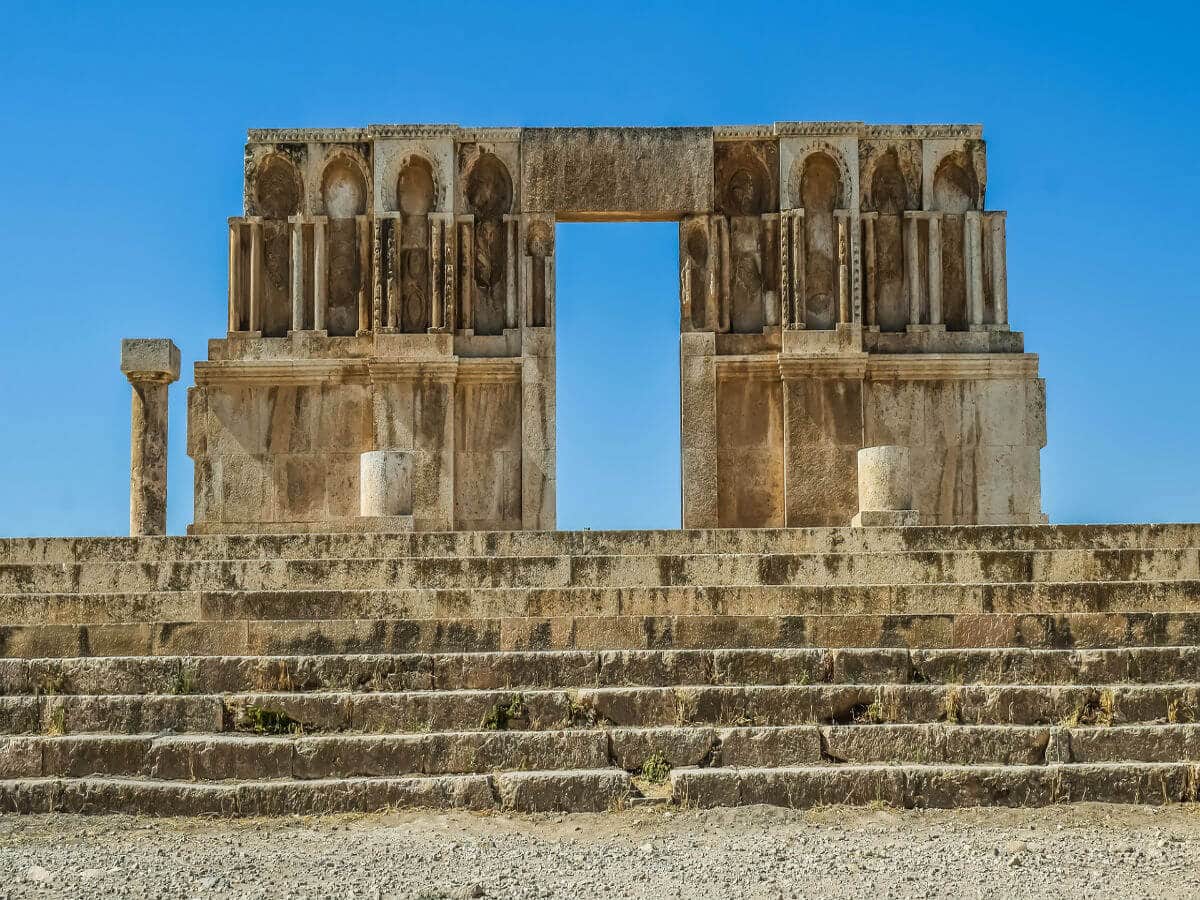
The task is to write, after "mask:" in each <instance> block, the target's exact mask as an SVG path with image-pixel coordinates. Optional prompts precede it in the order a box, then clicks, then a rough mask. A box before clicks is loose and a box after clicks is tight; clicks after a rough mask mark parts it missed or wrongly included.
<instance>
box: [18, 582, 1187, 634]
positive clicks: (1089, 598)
mask: <svg viewBox="0 0 1200 900" xmlns="http://www.w3.org/2000/svg"><path fill="white" fill-rule="evenodd" d="M1108 611H1119V612H1131V613H1158V612H1198V611H1200V581H1114V582H1073V583H1011V584H1010V583H1005V584H928V585H895V586H890V585H847V586H792V585H786V586H782V585H760V586H726V587H657V588H644V587H629V588H534V589H527V588H475V589H462V590H459V589H454V590H449V589H446V590H432V589H431V590H410V589H402V590H332V589H331V590H311V591H310V590H271V591H183V592H177V593H174V592H157V593H146V594H140V593H79V594H6V595H0V621H3V622H5V623H8V624H12V625H19V624H38V623H52V624H53V623H76V622H96V623H102V622H112V623H125V622H144V621H147V620H157V621H182V622H226V621H229V620H237V619H292V620H296V619H328V618H337V619H433V618H447V619H448V618H459V619H487V618H525V617H531V616H546V617H557V616H563V615H573V616H663V615H675V616H714V615H724V616H746V615H780V616H797V615H819V614H829V613H835V612H836V613H841V614H847V615H870V614H887V615H893V616H901V615H930V614H943V615H945V614H959V613H1016V614H1024V613H1095V612H1108Z"/></svg>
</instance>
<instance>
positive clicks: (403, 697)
mask: <svg viewBox="0 0 1200 900" xmlns="http://www.w3.org/2000/svg"><path fill="white" fill-rule="evenodd" d="M263 713H265V714H266V715H267V717H268V718H269V720H270V722H269V724H268V725H267V726H266V727H271V728H274V727H278V728H281V729H293V728H294V729H295V730H300V731H303V732H305V733H324V732H340V731H355V732H364V733H370V732H379V733H390V732H400V731H405V732H434V731H458V730H477V729H487V728H491V729H496V730H513V731H527V730H534V731H545V730H557V729H560V728H570V727H577V728H578V727H590V726H594V725H597V724H599V725H614V726H637V727H653V726H669V725H674V726H684V725H726V726H737V725H740V726H749V725H758V726H765V725H770V726H775V725H800V724H822V723H825V724H836V723H842V724H885V723H910V722H911V723H927V722H939V721H946V722H949V723H951V724H977V725H982V724H1013V725H1039V724H1061V723H1072V724H1105V725H1113V724H1125V723H1144V722H1145V723H1148V722H1170V723H1172V724H1183V723H1188V722H1192V721H1195V720H1197V719H1198V718H1200V685H1195V684H1176V685H1111V686H1101V685H1048V686H1045V685H1044V686H1036V685H962V686H957V685H884V686H877V685H806V686H798V685H793V686H757V687H750V686H732V687H726V686H722V687H717V686H684V687H674V688H646V687H642V688H581V689H577V690H544V689H538V690H530V691H520V692H513V691H463V690H459V691H410V692H396V693H382V692H381V693H349V692H338V693H327V692H312V693H300V694H297V693H252V694H230V695H193V696H174V697H172V696H167V697H164V696H153V695H147V696H140V695H121V696H118V695H61V696H44V697H29V696H17V697H0V733H5V734H27V733H43V734H55V733H70V734H75V733H82V732H108V733H117V734H133V733H140V732H146V731H164V730H171V731H180V732H189V733H194V732H222V731H234V730H241V731H253V730H255V729H261V728H262V727H264V726H263V725H262V724H261V722H260V721H259V719H260V718H261V717H262V714H263ZM280 723H281V724H280Z"/></svg>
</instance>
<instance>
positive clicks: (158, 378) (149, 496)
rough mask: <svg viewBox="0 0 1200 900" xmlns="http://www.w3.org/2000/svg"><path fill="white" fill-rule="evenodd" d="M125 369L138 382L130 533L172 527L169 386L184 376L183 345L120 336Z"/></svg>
mask: <svg viewBox="0 0 1200 900" xmlns="http://www.w3.org/2000/svg"><path fill="white" fill-rule="evenodd" d="M121 371H122V372H123V373H124V374H125V377H126V378H128V379H129V383H130V385H132V386H133V406H132V409H131V416H130V418H131V422H132V427H131V430H130V458H129V533H130V535H132V536H137V535H144V534H165V533H166V531H167V388H168V386H169V385H170V384H171V382H173V381H177V380H178V379H179V348H178V347H176V346H175V343H174V342H173V341H170V340H167V339H149V338H126V339H124V340H123V341H121Z"/></svg>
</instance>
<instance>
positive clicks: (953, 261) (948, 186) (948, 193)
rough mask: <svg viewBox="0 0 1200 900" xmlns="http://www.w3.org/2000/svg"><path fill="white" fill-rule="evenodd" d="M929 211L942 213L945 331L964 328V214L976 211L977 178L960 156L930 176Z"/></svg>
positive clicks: (949, 159)
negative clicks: (930, 200)
mask: <svg viewBox="0 0 1200 900" xmlns="http://www.w3.org/2000/svg"><path fill="white" fill-rule="evenodd" d="M933 208H934V209H935V210H936V211H938V212H940V213H942V227H941V232H942V314H943V316H944V319H945V323H946V328H947V330H949V331H965V330H966V329H967V325H968V313H967V277H966V262H965V255H964V254H965V250H966V241H965V228H966V221H965V218H966V217H965V213H967V212H969V211H971V210H976V209H978V208H979V179H978V178H977V177H976V176H975V168H974V166H973V165H972V164H971V161H970V160H969V159H968V158H967V157H966V156H965V155H964V154H962V153H958V152H956V153H951V154H949V155H948V156H946V157H945V158H944V159H943V160H942V161H941V162H940V163H939V164H938V167H937V170H936V172H935V173H934V176H933Z"/></svg>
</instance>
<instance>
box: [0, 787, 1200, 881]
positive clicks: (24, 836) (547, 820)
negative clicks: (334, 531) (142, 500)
mask: <svg viewBox="0 0 1200 900" xmlns="http://www.w3.org/2000/svg"><path fill="white" fill-rule="evenodd" d="M1198 894H1200V809H1197V808H1192V807H1181V806H1175V807H1167V808H1162V809H1151V808H1138V807H1114V806H1103V805H1093V804H1079V805H1075V806H1070V807H1056V808H1051V809H1046V810H996V809H975V810H952V811H926V812H920V811H897V810H890V809H848V808H827V809H821V810H815V811H808V812H793V811H787V810H777V809H768V808H763V807H749V808H743V809H732V810H707V811H695V810H687V811H680V810H675V809H664V808H643V809H634V810H629V811H625V812H621V813H610V814H603V815H571V816H520V817H504V816H498V815H478V814H471V813H458V812H456V813H444V814H443V813H430V812H402V813H396V814H389V815H372V816H339V817H331V818H322V819H302V818H293V819H250V820H201V819H174V820H154V819H143V818H133V817H128V816H98V817H79V816H56V817H55V816H31V817H16V816H0V897H37V896H70V897H95V896H106V895H107V896H111V895H116V896H132V897H245V896H266V897H313V898H316V897H338V898H345V897H412V898H416V897H421V898H430V900H433V898H447V897H514V898H526V897H571V898H583V897H588V898H590V897H689V898H690V897H705V898H709V897H712V898H724V897H729V898H751V897H753V898H759V897H763V898H766V897H770V898H778V897H822V898H824V897H863V896H871V895H874V896H876V897H879V898H884V897H941V896H956V897H957V896H961V897H988V898H994V900H1003V898H1007V897H1013V896H1022V897H1024V896H1029V897H1063V896H1069V897H1101V896H1103V897H1106V898H1107V897H1195V896H1197V895H1198Z"/></svg>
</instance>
